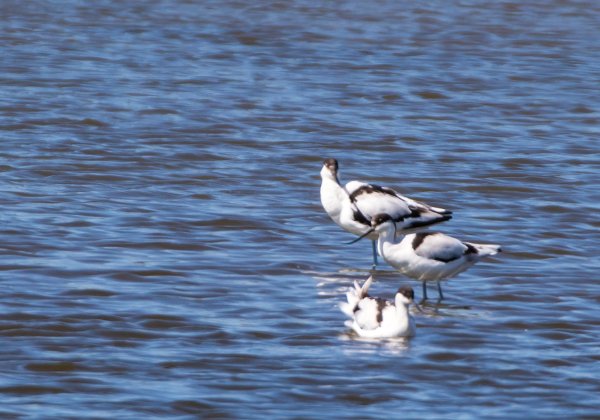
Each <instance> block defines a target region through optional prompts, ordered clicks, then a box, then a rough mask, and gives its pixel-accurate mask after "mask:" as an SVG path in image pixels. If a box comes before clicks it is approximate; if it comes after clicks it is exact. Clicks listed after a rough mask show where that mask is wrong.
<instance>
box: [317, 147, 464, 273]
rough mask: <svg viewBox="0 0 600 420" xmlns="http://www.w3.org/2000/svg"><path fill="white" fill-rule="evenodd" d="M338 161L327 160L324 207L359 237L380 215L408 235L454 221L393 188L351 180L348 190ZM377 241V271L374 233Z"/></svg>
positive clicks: (323, 179) (445, 212)
mask: <svg viewBox="0 0 600 420" xmlns="http://www.w3.org/2000/svg"><path fill="white" fill-rule="evenodd" d="M338 168H339V166H338V162H337V160H335V159H331V158H330V159H325V162H324V163H323V168H322V169H321V204H322V205H323V208H324V209H325V211H326V212H327V214H328V215H329V217H331V219H332V220H333V221H334V222H335V223H337V224H338V225H339V226H341V227H342V228H343V229H345V230H347V231H348V232H350V233H353V234H355V235H363V234H364V233H365V232H367V231H370V228H371V219H372V218H373V216H375V215H376V214H378V213H387V214H389V215H390V216H391V217H392V218H393V220H394V222H395V223H396V226H397V228H398V231H399V232H403V233H407V232H411V231H415V230H418V229H419V228H423V227H427V226H430V225H433V224H435V223H440V222H444V221H446V220H450V219H451V218H452V216H451V214H452V212H451V211H448V210H446V209H442V208H438V207H431V206H429V205H427V204H425V203H421V202H419V201H415V200H412V199H410V198H408V197H405V196H403V195H400V194H398V193H397V192H396V191H394V190H392V189H391V188H386V187H380V186H378V185H374V184H367V183H364V182H360V181H350V182H348V183H347V184H346V186H345V187H342V186H341V185H340V182H339V180H338ZM369 239H371V240H372V241H373V242H372V244H373V268H375V267H376V266H377V249H376V240H377V234H375V233H370V234H369Z"/></svg>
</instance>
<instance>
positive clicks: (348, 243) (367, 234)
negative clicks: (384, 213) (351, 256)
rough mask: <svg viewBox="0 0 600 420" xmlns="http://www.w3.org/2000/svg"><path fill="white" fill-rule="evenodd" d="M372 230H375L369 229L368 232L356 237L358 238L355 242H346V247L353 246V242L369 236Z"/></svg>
mask: <svg viewBox="0 0 600 420" xmlns="http://www.w3.org/2000/svg"><path fill="white" fill-rule="evenodd" d="M374 230H375V229H373V228H371V229H369V230H368V231H366V232H365V233H363V234H362V235H361V236H359V237H358V238H356V239H355V240H353V241H350V242H346V245H350V244H353V243H354V242H358V241H360V240H361V239H362V238H364V237H365V236H369V235H370V234H371V233H373V231H374Z"/></svg>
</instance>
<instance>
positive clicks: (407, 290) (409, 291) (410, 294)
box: [396, 286, 415, 301]
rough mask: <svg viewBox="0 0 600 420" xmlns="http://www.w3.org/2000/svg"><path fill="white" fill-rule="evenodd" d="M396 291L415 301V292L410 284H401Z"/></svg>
mask: <svg viewBox="0 0 600 420" xmlns="http://www.w3.org/2000/svg"><path fill="white" fill-rule="evenodd" d="M396 293H400V294H401V295H402V296H404V297H405V298H406V299H408V300H410V301H413V300H415V292H414V291H413V289H412V287H410V286H401V287H400V288H399V289H398V291H397V292H396Z"/></svg>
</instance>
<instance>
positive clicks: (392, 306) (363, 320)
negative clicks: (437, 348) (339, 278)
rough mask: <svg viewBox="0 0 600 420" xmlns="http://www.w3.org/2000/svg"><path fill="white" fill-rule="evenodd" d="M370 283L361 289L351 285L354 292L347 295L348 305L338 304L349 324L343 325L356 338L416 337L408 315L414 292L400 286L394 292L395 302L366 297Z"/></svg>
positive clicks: (371, 280) (409, 288)
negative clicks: (355, 335)
mask: <svg viewBox="0 0 600 420" xmlns="http://www.w3.org/2000/svg"><path fill="white" fill-rule="evenodd" d="M372 282H373V276H370V277H369V278H368V279H367V281H365V283H364V284H363V286H362V287H360V286H359V285H358V283H357V282H356V281H355V282H354V288H353V289H352V288H351V289H350V290H349V291H348V293H346V298H347V300H348V302H347V303H346V302H344V303H341V304H340V309H341V310H342V312H343V313H345V314H346V315H347V316H348V317H349V318H350V319H351V320H348V321H346V322H345V324H346V326H347V327H348V328H351V329H353V330H354V331H355V332H356V333H357V334H358V335H359V336H361V337H366V338H392V337H409V336H412V335H415V331H416V327H415V320H414V319H413V317H412V315H411V314H410V312H409V311H408V306H409V305H410V304H411V303H414V296H415V295H414V292H413V289H412V288H411V287H409V286H403V287H401V288H400V289H398V291H397V292H396V295H395V296H394V302H390V301H387V300H384V299H381V298H372V297H370V296H369V295H367V292H368V290H369V287H370V286H371V283H372Z"/></svg>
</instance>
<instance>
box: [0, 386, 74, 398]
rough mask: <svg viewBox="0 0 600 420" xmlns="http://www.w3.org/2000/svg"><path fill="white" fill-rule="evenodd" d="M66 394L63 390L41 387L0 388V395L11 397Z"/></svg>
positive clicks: (53, 387)
mask: <svg viewBox="0 0 600 420" xmlns="http://www.w3.org/2000/svg"><path fill="white" fill-rule="evenodd" d="M65 392H67V390H65V389H64V388H61V387H55V386H43V385H13V386H0V393H3V394H12V395H21V396H26V395H41V394H63V393H65Z"/></svg>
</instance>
